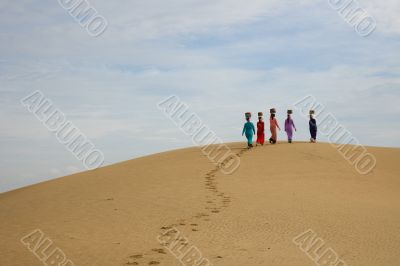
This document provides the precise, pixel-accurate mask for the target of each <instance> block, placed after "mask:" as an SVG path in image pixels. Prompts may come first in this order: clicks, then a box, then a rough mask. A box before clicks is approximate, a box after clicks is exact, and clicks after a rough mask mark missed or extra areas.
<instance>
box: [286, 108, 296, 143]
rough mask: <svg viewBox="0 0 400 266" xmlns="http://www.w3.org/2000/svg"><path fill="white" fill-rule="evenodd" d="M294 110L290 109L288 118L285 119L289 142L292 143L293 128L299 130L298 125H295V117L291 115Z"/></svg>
mask: <svg viewBox="0 0 400 266" xmlns="http://www.w3.org/2000/svg"><path fill="white" fill-rule="evenodd" d="M292 113H293V111H292V110H288V115H287V119H286V120H285V131H286V134H287V137H288V142H289V143H292V139H293V129H294V130H295V131H297V129H296V126H295V125H294V122H293V119H292V117H291V115H292Z"/></svg>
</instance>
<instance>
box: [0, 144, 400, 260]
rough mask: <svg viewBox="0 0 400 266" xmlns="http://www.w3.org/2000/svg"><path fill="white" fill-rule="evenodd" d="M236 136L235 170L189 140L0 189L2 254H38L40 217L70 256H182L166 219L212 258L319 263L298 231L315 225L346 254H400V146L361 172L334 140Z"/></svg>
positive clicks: (328, 243)
mask: <svg viewBox="0 0 400 266" xmlns="http://www.w3.org/2000/svg"><path fill="white" fill-rule="evenodd" d="M229 146H230V147H231V149H232V150H233V151H234V152H235V153H237V154H239V155H240V158H241V165H240V168H239V169H238V170H237V171H236V172H234V173H233V174H231V175H224V174H222V173H221V172H220V171H218V168H216V167H215V166H214V165H213V164H212V163H211V162H210V161H209V160H208V159H207V157H205V156H204V155H203V154H202V153H201V151H200V149H198V148H188V149H183V150H177V151H171V152H166V153H161V154H156V155H153V156H148V157H143V158H139V159H135V160H131V161H127V162H123V163H120V164H116V165H112V166H108V167H104V168H101V169H97V170H94V171H89V172H85V173H80V174H76V175H72V176H67V177H63V178H60V179H57V180H53V181H50V182H45V183H41V184H38V185H34V186H30V187H26V188H22V189H18V190H15V191H11V192H7V193H3V194H0V235H1V240H2V241H1V244H0V250H1V256H0V265H7V266H8V265H43V262H41V261H40V260H39V258H38V257H36V256H35V255H34V254H33V253H32V252H30V251H29V250H28V248H27V247H26V246H24V245H23V243H22V242H21V241H20V239H21V238H22V237H23V236H25V235H27V234H29V233H30V232H32V231H34V230H35V229H40V230H41V232H43V233H44V235H45V236H46V237H48V239H49V240H51V241H52V245H51V246H50V247H51V248H53V250H54V249H55V248H56V247H57V248H59V249H60V250H62V251H63V252H64V253H65V257H66V258H67V259H69V260H71V261H72V262H73V263H74V264H75V265H107V266H109V265H182V264H181V263H180V261H179V259H177V258H176V257H174V256H173V255H172V254H171V253H170V251H169V250H168V248H167V246H163V245H161V244H160V243H159V241H158V240H157V237H159V236H161V237H160V239H163V240H166V239H168V236H170V235H174V234H175V233H176V231H171V228H176V229H177V230H179V232H180V233H181V235H182V236H185V237H186V238H187V241H188V242H187V244H186V247H187V248H190V247H197V248H198V250H199V251H201V253H202V255H203V257H204V259H207V260H209V261H210V263H212V265H288V266H293V265H315V263H314V262H313V261H312V259H311V258H310V257H308V256H307V254H306V253H305V252H303V251H302V250H301V249H300V248H299V247H298V246H296V244H295V243H294V242H293V241H292V240H293V238H295V237H296V236H298V235H300V234H301V233H303V232H305V231H307V230H308V229H311V230H313V232H315V234H317V235H318V237H320V238H321V239H322V240H323V241H324V245H325V248H328V247H329V248H331V249H332V250H334V251H335V252H336V253H337V256H338V257H339V258H340V259H341V260H343V262H345V263H346V264H342V265H362V266H366V265H373V266H376V265H384V266H397V265H400V255H399V250H400V177H399V176H400V164H399V159H400V149H389V148H369V152H371V153H373V154H374V155H375V156H376V158H377V162H378V163H377V166H376V168H375V169H374V171H373V172H372V173H370V174H368V175H360V174H358V173H357V172H356V171H355V170H354V169H353V167H352V166H351V165H350V164H349V163H348V162H347V161H345V160H344V159H343V158H342V157H341V156H340V154H339V153H338V152H337V151H336V150H335V149H334V148H332V147H331V146H330V145H329V144H321V143H318V144H308V143H294V144H292V145H289V144H283V143H282V144H278V145H274V146H271V145H267V146H264V147H258V148H255V149H252V150H250V151H248V150H246V149H243V147H244V146H245V145H244V144H243V143H234V144H230V145H229ZM166 241H167V240H166ZM182 242H184V241H182ZM167 245H168V244H167ZM182 250H184V249H182ZM51 251H52V250H51V249H50V248H49V249H48V250H47V251H46V250H45V252H44V253H46V254H48V253H50V252H51ZM67 265H68V264H67ZM69 265H72V264H69ZM188 265H191V264H188ZM202 265H207V264H206V260H203V264H202ZM321 265H323V264H321Z"/></svg>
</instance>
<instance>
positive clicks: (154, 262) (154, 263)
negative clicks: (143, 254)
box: [149, 260, 160, 265]
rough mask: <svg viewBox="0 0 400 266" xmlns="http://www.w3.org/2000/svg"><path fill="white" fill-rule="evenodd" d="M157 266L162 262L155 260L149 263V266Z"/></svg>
mask: <svg viewBox="0 0 400 266" xmlns="http://www.w3.org/2000/svg"><path fill="white" fill-rule="evenodd" d="M157 264H160V262H159V261H155V260H152V261H150V262H149V265H157Z"/></svg>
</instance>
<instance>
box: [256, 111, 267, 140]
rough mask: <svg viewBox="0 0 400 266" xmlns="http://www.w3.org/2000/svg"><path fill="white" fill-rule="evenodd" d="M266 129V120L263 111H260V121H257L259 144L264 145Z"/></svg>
mask: <svg viewBox="0 0 400 266" xmlns="http://www.w3.org/2000/svg"><path fill="white" fill-rule="evenodd" d="M264 132H265V129H264V120H263V113H262V112H259V113H258V122H257V143H256V145H257V144H261V145H264V142H265V133H264Z"/></svg>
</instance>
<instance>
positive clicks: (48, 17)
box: [0, 0, 400, 191]
mask: <svg viewBox="0 0 400 266" xmlns="http://www.w3.org/2000/svg"><path fill="white" fill-rule="evenodd" d="M89 2H90V4H92V5H93V6H94V7H95V8H96V9H97V10H98V12H99V13H100V14H101V15H102V16H104V17H105V18H106V19H107V21H108V24H109V26H108V28H107V30H106V31H105V33H104V34H102V35H101V36H99V37H97V38H93V37H91V36H90V35H88V34H87V32H86V30H85V29H83V28H82V27H81V26H80V25H79V24H78V23H77V22H76V21H75V20H74V19H73V18H72V17H71V16H70V15H69V14H68V12H67V11H65V10H64V9H63V8H62V7H61V6H60V5H59V4H58V1H56V0H52V1H50V0H43V1H40V2H38V1H28V0H21V1H9V0H3V1H1V3H0V23H1V25H2V27H1V29H0V47H1V49H0V51H1V56H0V94H1V97H0V105H1V113H0V121H1V124H2V125H3V126H2V130H1V131H0V146H1V149H0V169H1V171H0V191H6V190H10V189H13V188H17V187H21V186H24V185H28V184H32V183H36V182H40V181H43V180H47V179H50V178H54V177H59V176H64V175H68V174H71V173H75V172H79V171H83V170H84V168H83V166H82V164H81V162H80V161H78V160H77V159H75V157H74V156H73V155H72V154H71V153H70V152H69V151H68V150H66V149H65V147H64V146H63V145H62V144H60V143H58V142H57V140H56V139H55V137H54V135H52V133H50V132H48V131H47V129H46V128H45V127H44V126H43V125H42V124H41V123H40V122H39V121H38V120H37V119H36V118H35V117H34V116H33V115H32V114H31V113H29V112H27V110H26V109H25V108H24V107H23V106H22V105H21V104H20V99H21V98H23V97H24V96H26V95H28V94H29V93H31V92H33V91H35V90H41V91H42V92H43V93H44V94H45V95H46V96H47V97H48V98H50V99H51V100H52V101H53V102H54V104H55V106H57V107H58V108H60V109H61V110H62V111H64V113H65V114H66V115H67V117H68V119H69V120H71V121H72V122H74V123H75V124H76V125H77V126H78V127H79V129H80V130H81V131H82V132H84V133H85V134H86V135H87V136H88V138H89V139H90V140H91V141H92V142H93V143H94V144H95V145H96V146H97V147H98V148H99V149H101V150H102V151H103V153H104V155H105V158H106V164H111V163H115V162H119V161H122V160H128V159H131V158H135V157H138V156H142V155H146V154H152V153H155V152H160V151H165V150H170V149H175V148H180V147H187V146H190V145H192V142H191V140H190V137H187V136H185V135H184V134H183V133H182V132H181V131H180V130H179V129H178V128H176V126H175V125H174V124H173V123H172V122H171V121H170V120H168V119H167V118H166V117H165V116H164V114H163V113H162V112H160V111H159V110H158V109H157V103H158V102H159V101H161V100H162V99H164V98H165V97H168V96H170V95H172V94H175V95H178V96H179V97H180V98H181V99H182V100H183V101H185V102H186V103H187V104H188V105H189V106H190V108H191V110H192V111H193V112H195V113H197V114H198V115H199V117H201V119H202V120H203V122H204V123H205V124H207V125H209V126H210V128H211V129H213V130H214V131H215V132H216V134H217V135H218V136H219V137H220V138H221V139H223V140H224V141H227V142H229V141H239V140H242V138H241V135H240V133H241V127H242V125H243V113H244V112H245V111H252V112H257V111H264V112H265V111H266V110H267V109H269V108H271V107H276V108H277V109H278V110H279V111H281V113H280V114H279V115H278V119H279V120H280V122H281V124H282V122H283V119H284V112H285V110H286V109H288V108H292V107H293V104H294V103H295V102H296V101H297V100H299V99H301V98H302V97H304V96H306V95H308V94H312V95H314V96H315V97H316V98H317V99H318V100H319V101H320V102H321V103H323V104H324V105H325V106H326V109H327V110H329V111H330V112H332V113H333V114H334V115H335V116H336V117H337V118H338V120H339V122H340V123H341V124H343V125H344V126H346V127H347V128H348V129H349V130H350V132H351V133H352V134H353V136H355V137H357V138H358V139H359V140H360V142H361V143H363V144H366V145H373V146H389V147H399V146H400V138H399V130H400V125H399V122H398V121H399V119H398V117H399V115H400V105H399V104H398V103H399V102H400V53H399V47H400V46H399V44H400V18H399V16H398V14H399V12H400V4H399V2H398V1H395V0H389V1H378V0H360V1H358V3H359V6H360V7H362V8H364V9H365V10H366V11H367V12H368V14H369V15H370V16H372V17H373V18H374V19H375V20H376V22H377V28H376V30H375V32H373V33H372V34H371V35H370V36H368V37H361V36H360V35H358V34H357V32H356V31H355V30H354V28H353V27H352V26H351V25H349V24H348V23H347V22H346V21H345V20H344V19H343V18H342V17H341V16H340V15H339V14H338V12H337V11H336V10H334V9H333V8H332V7H331V6H330V5H329V2H328V0H326V1H308V0H301V1H289V0H280V1H278V0H272V1H271V0H262V1H261V0H253V1H237V0H213V1H211V0H204V1H193V0H186V1H177V0H171V1H160V0H149V1H128V0H124V1H104V0H103V1H100V0H96V1H89ZM294 118H295V122H296V124H297V126H298V128H299V132H298V134H297V135H296V138H297V139H300V140H305V139H307V137H308V131H307V120H305V119H304V118H303V117H301V116H300V115H298V114H297V115H296V114H295V115H294ZM284 137H285V136H284V133H283V132H281V134H280V138H281V139H282V138H284ZM322 140H324V139H323V138H322Z"/></svg>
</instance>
